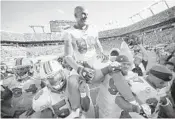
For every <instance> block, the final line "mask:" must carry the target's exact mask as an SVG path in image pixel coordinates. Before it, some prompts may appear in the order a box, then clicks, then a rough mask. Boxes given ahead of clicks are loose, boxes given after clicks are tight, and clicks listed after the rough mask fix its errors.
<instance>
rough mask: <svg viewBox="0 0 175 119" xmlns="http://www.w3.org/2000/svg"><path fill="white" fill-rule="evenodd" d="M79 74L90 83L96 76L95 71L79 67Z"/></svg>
mask: <svg viewBox="0 0 175 119" xmlns="http://www.w3.org/2000/svg"><path fill="white" fill-rule="evenodd" d="M77 73H78V74H79V75H80V76H81V77H82V78H83V79H84V80H85V81H86V82H87V83H90V82H91V80H92V79H93V78H94V76H95V71H94V70H93V69H90V68H85V67H79V68H78V70H77Z"/></svg>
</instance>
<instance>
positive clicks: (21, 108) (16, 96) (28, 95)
mask: <svg viewBox="0 0 175 119" xmlns="http://www.w3.org/2000/svg"><path fill="white" fill-rule="evenodd" d="M32 68H33V63H32V61H31V60H29V59H27V58H17V59H16V62H15V66H14V68H13V70H14V75H13V76H11V77H9V78H7V79H5V80H3V83H2V85H3V86H4V87H8V89H10V90H11V91H12V93H13V95H12V99H11V105H12V108H13V112H11V113H13V114H11V116H12V117H16V118H17V117H19V115H20V114H22V113H23V112H25V111H26V110H28V109H29V108H30V107H31V106H32V99H33V96H34V95H35V94H36V92H37V91H38V90H39V89H41V80H39V79H34V78H33V77H32V76H33V69H32ZM4 109H5V107H4ZM6 111H8V110H6Z"/></svg>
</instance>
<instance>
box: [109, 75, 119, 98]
mask: <svg viewBox="0 0 175 119" xmlns="http://www.w3.org/2000/svg"><path fill="white" fill-rule="evenodd" d="M109 87H110V88H108V91H109V93H110V94H111V95H116V94H117V93H118V90H117V87H116V86H115V84H114V80H113V79H112V78H111V79H110V80H109Z"/></svg>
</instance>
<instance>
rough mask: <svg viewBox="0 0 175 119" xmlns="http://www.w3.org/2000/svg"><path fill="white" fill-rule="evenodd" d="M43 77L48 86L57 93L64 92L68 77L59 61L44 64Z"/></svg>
mask: <svg viewBox="0 0 175 119" xmlns="http://www.w3.org/2000/svg"><path fill="white" fill-rule="evenodd" d="M41 73H42V75H43V76H44V77H45V78H44V79H45V82H46V84H47V85H48V86H49V87H50V88H51V89H52V90H55V91H58V92H59V91H62V90H63V89H64V87H65V86H66V76H65V73H64V70H63V67H62V65H61V64H60V63H59V62H58V61H57V60H49V61H46V62H44V63H42V71H41Z"/></svg>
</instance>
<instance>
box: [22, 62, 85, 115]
mask: <svg viewBox="0 0 175 119" xmlns="http://www.w3.org/2000/svg"><path fill="white" fill-rule="evenodd" d="M48 65H50V66H48ZM43 66H44V67H45V68H47V69H44V70H45V71H46V75H45V79H43V80H44V82H45V87H44V88H43V89H41V90H40V91H39V92H38V93H37V94H36V95H35V97H34V98H33V104H32V108H31V109H29V110H28V111H27V112H26V113H25V114H23V115H21V118H26V117H28V118H76V117H79V118H80V117H83V115H82V113H81V112H82V111H81V110H82V109H81V107H77V108H76V110H74V109H72V107H71V106H72V105H71V104H72V103H71V98H75V96H71V95H70V93H72V92H74V90H76V89H75V88H74V87H72V85H71V84H70V83H71V82H69V80H67V76H66V73H65V72H64V69H63V67H62V65H61V64H60V63H59V62H58V61H56V60H50V61H47V62H45V63H43ZM49 67H51V68H49ZM70 91H71V92H70ZM83 102H84V100H82V103H81V104H83ZM85 102H86V101H85ZM77 106H79V105H77Z"/></svg>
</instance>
